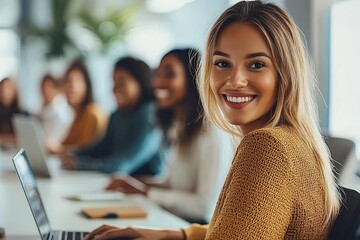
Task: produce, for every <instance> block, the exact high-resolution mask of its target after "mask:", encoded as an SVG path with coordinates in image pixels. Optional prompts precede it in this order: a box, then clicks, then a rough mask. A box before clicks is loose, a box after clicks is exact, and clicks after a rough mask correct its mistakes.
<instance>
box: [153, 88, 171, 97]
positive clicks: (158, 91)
mask: <svg viewBox="0 0 360 240" xmlns="http://www.w3.org/2000/svg"><path fill="white" fill-rule="evenodd" d="M154 95H155V97H156V98H160V99H161V98H167V97H169V96H170V92H169V90H167V89H155V90H154Z"/></svg>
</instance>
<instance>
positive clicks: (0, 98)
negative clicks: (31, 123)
mask: <svg viewBox="0 0 360 240" xmlns="http://www.w3.org/2000/svg"><path fill="white" fill-rule="evenodd" d="M16 113H25V112H24V111H23V110H22V109H21V107H20V103H19V96H18V91H17V87H16V84H15V82H14V80H13V79H11V78H4V79H2V80H1V81H0V139H1V140H0V144H5V145H7V144H10V145H13V144H16V137H15V133H14V128H13V125H12V117H13V115H14V114H16Z"/></svg>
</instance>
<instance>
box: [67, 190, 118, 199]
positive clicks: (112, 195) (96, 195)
mask: <svg viewBox="0 0 360 240" xmlns="http://www.w3.org/2000/svg"><path fill="white" fill-rule="evenodd" d="M124 197H125V195H124V194H123V193H120V192H91V193H78V194H71V195H67V196H65V198H66V199H70V200H75V201H119V200H123V199H124Z"/></svg>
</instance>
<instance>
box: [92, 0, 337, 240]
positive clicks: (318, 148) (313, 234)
mask: <svg viewBox="0 0 360 240" xmlns="http://www.w3.org/2000/svg"><path fill="white" fill-rule="evenodd" d="M314 83H316V81H315V80H314V77H313V76H312V75H311V73H310V67H309V64H308V59H307V56H306V50H305V48H304V45H303V43H302V38H301V36H300V33H299V31H298V29H297V26H296V25H295V23H294V22H293V20H292V18H291V17H290V16H289V14H287V13H286V12H285V11H284V10H282V9H281V8H279V7H278V6H276V5H274V4H271V3H263V2H262V1H240V2H238V3H236V4H235V5H234V6H232V7H230V8H228V9H227V10H225V11H224V12H223V13H222V14H221V15H220V17H219V18H218V19H217V20H216V21H215V23H214V24H213V26H212V28H211V29H210V34H209V37H208V39H207V42H206V46H205V50H204V52H203V56H202V64H201V71H200V77H199V90H200V96H201V100H202V103H203V105H204V109H205V112H206V114H207V116H208V117H210V119H212V120H213V121H214V122H215V123H216V124H217V125H218V126H220V127H223V128H224V129H226V130H228V131H229V132H232V133H234V134H236V135H237V136H239V138H240V139H241V142H240V144H239V146H238V149H237V152H236V154H235V156H234V159H233V161H232V165H231V168H230V170H229V173H228V175H227V178H226V180H225V183H224V186H223V189H222V192H221V193H220V195H219V198H218V202H217V205H216V209H215V211H214V214H213V216H212V219H211V221H210V224H209V225H198V224H193V225H191V226H190V227H188V228H186V229H183V230H182V231H165V230H162V231H157V230H152V231H151V230H149V229H146V230H145V229H139V228H127V229H117V228H115V227H111V226H102V227H100V228H98V229H96V230H94V231H93V232H92V233H91V234H90V235H89V236H88V238H87V239H91V237H92V236H95V235H96V239H112V238H114V237H120V236H127V237H130V239H140V238H141V239H168V240H171V239H178V240H180V239H187V240H195V239H197V240H199V239H206V240H218V239H226V240H228V239H229V240H230V239H231V240H232V239H248V240H249V239H254V240H255V239H263V240H264V239H266V240H267V239H268V240H272V239H285V240H286V239H288V240H290V239H291V240H295V239H326V238H327V236H328V233H329V229H330V228H331V226H332V224H333V222H334V220H335V219H336V217H337V215H338V212H339V208H340V194H339V192H338V190H337V186H336V183H335V181H334V177H333V173H332V168H331V163H330V158H329V155H328V152H327V147H326V144H325V142H324V140H323V138H322V136H321V134H320V129H319V127H318V123H317V115H316V111H315V109H314V107H315V105H314V103H313V98H314V96H313V91H312V90H313V88H314V86H313V85H314Z"/></svg>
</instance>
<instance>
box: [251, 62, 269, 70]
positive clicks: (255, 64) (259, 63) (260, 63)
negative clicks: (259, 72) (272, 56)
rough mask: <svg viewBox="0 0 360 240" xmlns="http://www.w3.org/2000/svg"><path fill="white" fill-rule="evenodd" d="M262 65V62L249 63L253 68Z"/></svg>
mask: <svg viewBox="0 0 360 240" xmlns="http://www.w3.org/2000/svg"><path fill="white" fill-rule="evenodd" d="M264 66H265V64H264V63H262V62H254V63H252V64H250V68H253V69H259V68H262V67H264Z"/></svg>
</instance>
